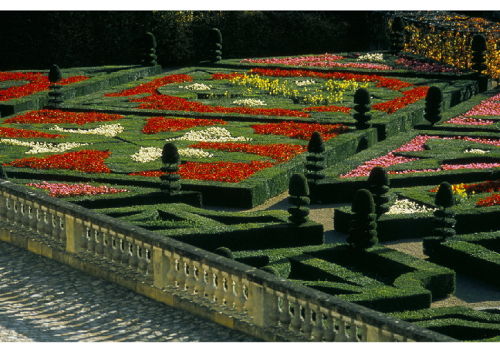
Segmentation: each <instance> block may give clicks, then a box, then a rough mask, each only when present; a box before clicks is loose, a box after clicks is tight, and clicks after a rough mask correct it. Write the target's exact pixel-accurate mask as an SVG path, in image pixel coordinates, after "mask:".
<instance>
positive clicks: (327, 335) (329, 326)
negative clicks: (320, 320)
mask: <svg viewBox="0 0 500 353" xmlns="http://www.w3.org/2000/svg"><path fill="white" fill-rule="evenodd" d="M322 310H324V311H323V313H322V315H324V318H325V319H324V325H323V340H324V341H327V342H330V341H333V340H334V338H335V333H334V332H333V317H332V315H330V312H329V310H327V309H323V308H322Z"/></svg>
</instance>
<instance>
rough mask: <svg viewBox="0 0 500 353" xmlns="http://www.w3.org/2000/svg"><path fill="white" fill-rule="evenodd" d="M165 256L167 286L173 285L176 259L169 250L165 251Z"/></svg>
mask: <svg viewBox="0 0 500 353" xmlns="http://www.w3.org/2000/svg"><path fill="white" fill-rule="evenodd" d="M165 256H166V257H167V261H166V262H167V264H168V266H167V286H171V287H175V272H176V268H175V266H176V262H175V261H176V260H175V257H174V254H173V253H171V252H170V251H165Z"/></svg>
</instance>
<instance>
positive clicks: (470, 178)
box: [313, 131, 500, 203]
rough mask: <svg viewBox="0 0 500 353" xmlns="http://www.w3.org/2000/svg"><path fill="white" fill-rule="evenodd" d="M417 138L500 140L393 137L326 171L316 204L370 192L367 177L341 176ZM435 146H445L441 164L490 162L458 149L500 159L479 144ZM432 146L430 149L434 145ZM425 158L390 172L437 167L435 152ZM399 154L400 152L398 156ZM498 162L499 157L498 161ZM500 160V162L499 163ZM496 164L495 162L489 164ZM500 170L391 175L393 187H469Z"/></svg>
mask: <svg viewBox="0 0 500 353" xmlns="http://www.w3.org/2000/svg"><path fill="white" fill-rule="evenodd" d="M417 135H438V136H444V137H448V136H469V137H476V138H478V137H480V138H498V136H497V135H496V134H494V133H491V132H469V133H467V134H464V133H458V132H449V131H411V132H408V133H403V134H400V135H398V136H394V137H391V138H389V139H387V140H385V141H382V142H379V143H377V144H375V145H373V146H371V147H370V148H369V149H367V150H365V151H361V152H360V153H357V154H355V155H353V156H351V157H349V158H346V159H345V160H343V161H342V162H341V163H337V164H335V165H332V166H330V167H328V168H327V169H325V175H326V178H325V179H324V180H323V181H321V182H319V183H318V186H317V192H316V193H315V195H314V197H313V200H316V201H320V202H323V203H328V202H351V201H352V195H354V192H355V191H356V190H357V189H361V188H366V187H367V186H368V185H367V183H366V181H367V178H368V177H367V176H366V177H364V176H362V177H352V178H340V177H339V176H340V175H342V174H345V173H347V172H349V171H351V170H353V169H355V168H356V167H358V166H359V165H361V164H363V163H364V162H365V161H369V160H372V159H374V158H377V157H381V156H384V155H386V154H387V153H389V152H391V151H393V150H395V149H397V148H399V147H401V146H402V145H404V144H406V143H408V142H409V141H411V140H412V139H413V138H414V137H415V136H417ZM430 142H431V144H434V145H435V146H437V145H438V144H441V146H442V148H439V150H438V153H437V154H438V155H439V157H440V159H439V160H438V161H443V162H449V161H456V162H460V163H462V161H464V163H468V162H470V160H471V159H477V160H479V161H481V162H482V161H483V160H484V161H487V160H486V159H487V158H486V159H485V158H483V156H484V155H483V154H477V155H476V154H470V153H461V152H459V151H457V149H458V148H460V146H461V148H469V147H470V148H476V147H478V146H479V147H480V148H481V149H483V150H488V151H493V152H494V154H495V155H497V152H496V151H498V147H495V146H493V145H486V144H478V143H476V142H467V141H458V143H457V142H456V141H454V140H449V141H447V142H451V144H450V146H452V147H453V148H454V149H450V150H448V146H447V145H446V142H439V141H437V143H438V144H435V142H436V141H432V140H430ZM431 144H429V145H431ZM422 152H423V153H424V154H425V153H427V157H429V158H427V159H424V160H421V161H415V162H409V163H404V164H399V165H393V166H390V167H387V168H386V169H387V170H398V169H399V170H401V169H407V168H406V166H408V169H413V168H411V167H412V166H413V167H416V166H419V169H420V168H422V169H424V168H428V167H432V166H436V160H433V155H432V150H429V151H422ZM398 154H399V152H398ZM403 154H407V155H409V152H405V153H401V155H403ZM496 158H497V157H496ZM496 160H498V159H496ZM496 160H495V161H496ZM489 161H490V162H491V161H492V160H491V158H490V160H489ZM499 175H500V170H499V168H488V169H458V170H444V171H438V172H418V173H409V174H391V175H389V178H390V181H391V187H396V188H400V187H409V186H416V185H431V186H435V185H439V184H440V183H441V182H443V181H448V182H449V183H454V184H456V183H468V182H475V181H481V180H496V179H498V178H499Z"/></svg>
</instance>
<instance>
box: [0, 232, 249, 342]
mask: <svg viewBox="0 0 500 353" xmlns="http://www.w3.org/2000/svg"><path fill="white" fill-rule="evenodd" d="M105 341H122V342H132V341H134V342H165V341H171V342H175V341H177V342H251V341H257V339H255V338H253V337H250V336H247V335H245V334H243V333H240V332H237V331H234V330H230V329H228V328H225V327H222V326H220V325H218V324H215V323H213V322H211V321H207V320H204V319H201V318H199V317H197V316H194V315H192V314H190V313H188V312H184V311H182V310H177V309H175V308H172V307H169V306H167V305H164V304H162V303H159V302H156V301H153V300H151V299H148V298H146V297H144V296H142V295H139V294H136V293H134V292H132V291H130V290H128V289H126V288H123V287H120V286H118V285H116V284H113V283H110V282H106V281H104V280H100V279H97V278H94V277H91V276H88V275H86V274H84V273H82V272H80V271H77V270H74V269H72V268H70V267H68V266H66V265H62V264H60V263H57V262H55V261H52V260H50V259H46V258H44V257H41V256H38V255H35V254H32V253H30V252H28V251H26V250H23V249H19V248H16V247H14V246H11V245H10V244H7V243H4V242H1V241H0V342H105Z"/></svg>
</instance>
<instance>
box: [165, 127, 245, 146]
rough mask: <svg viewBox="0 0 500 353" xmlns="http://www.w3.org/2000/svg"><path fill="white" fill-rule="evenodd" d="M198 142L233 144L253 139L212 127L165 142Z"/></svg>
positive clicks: (192, 131) (193, 131) (190, 132)
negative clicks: (236, 135) (235, 135)
mask: <svg viewBox="0 0 500 353" xmlns="http://www.w3.org/2000/svg"><path fill="white" fill-rule="evenodd" d="M177 140H182V141H197V142H233V141H251V140H252V139H251V138H247V137H245V136H238V137H234V136H232V135H231V132H229V130H227V129H225V128H223V127H217V126H211V127H209V128H207V129H205V130H198V131H195V130H191V131H188V132H186V133H185V134H184V135H183V136H181V137H176V138H171V139H166V140H165V141H167V142H168V141H177Z"/></svg>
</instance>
